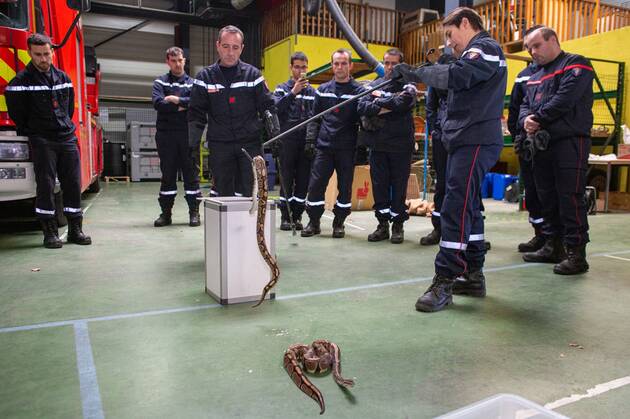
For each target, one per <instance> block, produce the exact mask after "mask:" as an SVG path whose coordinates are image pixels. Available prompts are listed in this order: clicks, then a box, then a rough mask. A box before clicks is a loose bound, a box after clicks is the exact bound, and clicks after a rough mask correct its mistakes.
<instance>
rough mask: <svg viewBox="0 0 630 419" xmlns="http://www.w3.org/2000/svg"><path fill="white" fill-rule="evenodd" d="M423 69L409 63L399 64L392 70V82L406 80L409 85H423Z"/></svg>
mask: <svg viewBox="0 0 630 419" xmlns="http://www.w3.org/2000/svg"><path fill="white" fill-rule="evenodd" d="M423 71H424V68H423V67H418V68H416V67H414V66H411V65H409V64H407V63H402V64H397V65H396V66H395V67H394V68H393V69H392V80H404V81H405V82H407V83H421V82H422V72H423Z"/></svg>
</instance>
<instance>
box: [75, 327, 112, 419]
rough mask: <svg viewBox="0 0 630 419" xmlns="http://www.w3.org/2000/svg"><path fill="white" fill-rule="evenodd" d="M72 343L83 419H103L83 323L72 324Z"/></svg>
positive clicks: (87, 338) (88, 341)
mask: <svg viewBox="0 0 630 419" xmlns="http://www.w3.org/2000/svg"><path fill="white" fill-rule="evenodd" d="M74 342H75V349H76V353H77V369H78V371H79V386H80V389H81V405H82V407H83V418H84V419H104V418H105V415H104V413H103V404H102V403H101V392H100V390H99V388H98V379H97V377H96V366H95V365H94V356H93V354H92V344H91V343H90V332H89V330H88V324H87V322H85V321H78V322H75V323H74Z"/></svg>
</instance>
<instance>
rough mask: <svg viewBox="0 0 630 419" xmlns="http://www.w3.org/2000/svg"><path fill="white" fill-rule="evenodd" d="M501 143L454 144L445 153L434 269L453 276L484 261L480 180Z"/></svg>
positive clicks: (484, 249)
mask: <svg viewBox="0 0 630 419" xmlns="http://www.w3.org/2000/svg"><path fill="white" fill-rule="evenodd" d="M502 149H503V146H502V145H468V146H461V147H457V148H456V149H455V150H453V151H452V152H451V153H450V154H449V155H448V161H447V164H446V195H445V196H444V202H443V203H442V208H441V217H440V218H441V227H442V239H441V240H440V250H439V252H438V254H437V256H436V258H435V272H436V273H437V274H440V275H443V276H446V277H448V278H455V277H457V276H460V275H462V274H463V273H464V272H470V271H475V270H479V269H481V268H482V267H483V263H484V261H485V255H486V248H485V245H484V227H483V216H482V214H481V182H482V180H483V177H484V176H485V174H486V173H487V172H488V171H489V170H490V169H491V168H492V166H494V165H495V163H496V162H497V160H498V159H499V154H500V153H501V150H502Z"/></svg>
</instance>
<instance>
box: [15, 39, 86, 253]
mask: <svg viewBox="0 0 630 419" xmlns="http://www.w3.org/2000/svg"><path fill="white" fill-rule="evenodd" d="M28 55H29V56H30V57H31V62H30V63H29V64H28V65H27V66H26V68H25V69H24V70H22V71H20V72H19V73H18V74H17V75H16V76H15V78H14V79H13V80H11V82H10V83H9V85H8V86H7V88H6V90H5V97H6V101H7V108H8V111H9V116H11V119H12V120H13V122H15V125H16V127H17V133H18V135H24V136H27V137H28V140H29V144H30V146H31V151H32V153H33V164H34V166H35V182H36V184H37V196H36V198H35V212H36V214H37V217H38V218H39V220H40V222H41V225H42V229H43V231H44V246H45V247H47V248H49V249H54V248H60V247H62V242H61V240H60V239H59V232H58V226H57V220H56V218H55V199H54V190H55V178H59V182H60V184H61V190H62V192H63V212H64V214H65V216H66V217H67V219H68V242H69V243H76V244H82V245H87V244H92V240H91V238H90V237H89V236H86V235H85V234H84V233H83V231H82V223H83V211H82V210H81V161H80V157H79V149H78V146H77V142H78V140H77V137H76V136H75V134H74V131H75V125H74V123H73V122H72V115H73V114H74V89H73V87H72V80H70V78H69V77H68V76H67V75H66V74H65V73H64V72H63V71H61V70H59V69H57V68H56V67H55V66H54V65H52V59H53V50H52V41H51V40H50V38H48V37H46V36H44V35H41V34H34V35H31V36H30V37H29V38H28Z"/></svg>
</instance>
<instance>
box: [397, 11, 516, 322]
mask: <svg viewBox="0 0 630 419" xmlns="http://www.w3.org/2000/svg"><path fill="white" fill-rule="evenodd" d="M443 26H444V31H445V35H446V38H447V46H449V47H451V48H452V49H453V50H454V52H455V54H456V55H457V56H458V57H459V59H458V60H457V61H456V62H454V63H451V64H442V65H440V64H436V65H431V66H423V67H420V68H413V67H411V66H407V65H405V64H400V65H398V66H396V67H395V68H394V78H397V77H399V76H401V77H404V78H405V80H406V81H408V82H423V83H425V84H426V85H428V86H430V87H431V88H440V89H448V91H449V92H448V103H447V119H446V121H445V122H444V126H443V127H442V141H443V143H444V145H445V147H446V149H447V151H448V153H449V155H448V162H447V168H446V195H445V197H444V202H443V203H442V211H441V215H442V216H441V225H442V238H441V240H440V250H439V252H438V254H437V256H436V259H435V272H436V275H435V277H434V278H433V283H432V284H431V286H430V287H429V289H428V290H427V291H426V292H425V293H424V294H423V295H422V296H421V297H420V298H419V299H418V301H417V302H416V310H418V311H425V312H432V311H438V310H442V309H443V308H444V307H445V306H447V305H448V304H451V302H452V298H453V297H452V294H454V293H455V294H467V295H472V296H478V297H483V296H485V295H486V285H485V277H484V274H483V264H484V260H485V253H486V247H485V244H484V228H483V217H482V214H481V211H480V206H481V199H480V187H481V182H482V180H483V177H484V175H485V174H486V173H487V172H488V170H490V168H491V167H492V166H494V164H495V163H496V162H497V160H498V158H499V154H500V152H501V150H502V148H503V133H502V129H501V117H502V114H503V96H504V94H505V87H506V82H507V66H506V62H505V58H504V56H503V51H502V50H501V47H500V46H499V44H498V43H497V42H496V41H495V40H494V39H492V38H491V37H490V35H489V34H488V33H487V32H486V31H484V30H483V22H482V20H481V17H480V16H479V15H478V14H477V13H476V12H475V11H474V10H472V9H470V8H466V7H459V8H456V9H455V10H453V11H452V12H451V13H450V14H449V15H448V16H447V17H446V18H445V19H444V22H443ZM460 276H463V277H462V278H460V279H457V282H456V278H458V277H460Z"/></svg>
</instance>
